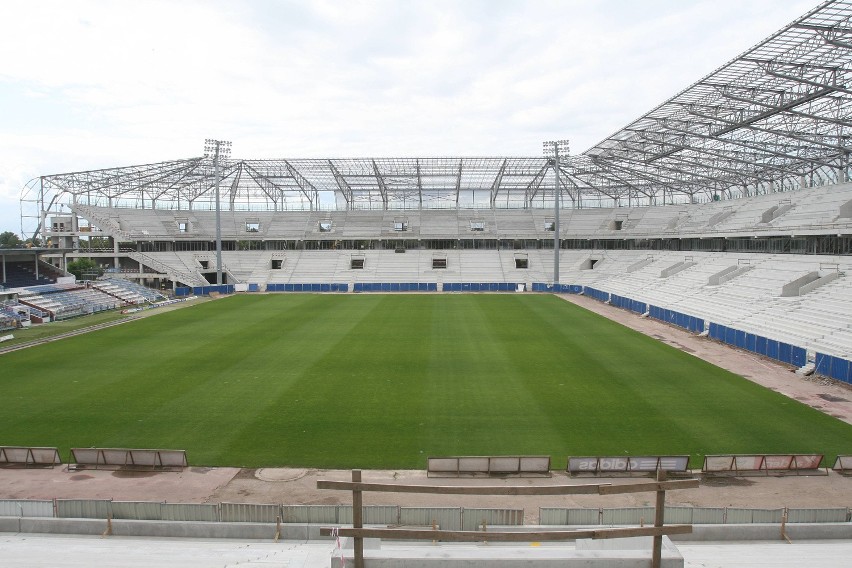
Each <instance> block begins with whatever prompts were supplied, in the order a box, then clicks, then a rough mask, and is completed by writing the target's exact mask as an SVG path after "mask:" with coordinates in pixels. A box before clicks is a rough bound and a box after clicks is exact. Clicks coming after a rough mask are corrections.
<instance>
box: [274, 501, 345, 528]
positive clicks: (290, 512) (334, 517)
mask: <svg viewBox="0 0 852 568" xmlns="http://www.w3.org/2000/svg"><path fill="white" fill-rule="evenodd" d="M349 518H350V520H349V521H343V520H341V519H340V512H339V507H338V506H337V505H284V506H283V507H281V522H282V523H304V524H310V523H331V524H349V523H351V522H352V521H351V518H352V507H351V506H350V507H349Z"/></svg>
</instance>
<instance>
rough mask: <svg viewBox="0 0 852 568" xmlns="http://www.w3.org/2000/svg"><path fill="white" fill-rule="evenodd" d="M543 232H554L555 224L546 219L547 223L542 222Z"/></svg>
mask: <svg viewBox="0 0 852 568" xmlns="http://www.w3.org/2000/svg"><path fill="white" fill-rule="evenodd" d="M544 230H545V231H555V230H556V223H555V222H554V221H551V220H549V219H548V220H547V221H545V222H544Z"/></svg>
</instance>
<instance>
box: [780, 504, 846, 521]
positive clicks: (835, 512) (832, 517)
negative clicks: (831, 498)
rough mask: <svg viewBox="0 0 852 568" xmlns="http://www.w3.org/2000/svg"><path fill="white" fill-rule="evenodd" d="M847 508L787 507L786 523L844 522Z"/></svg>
mask: <svg viewBox="0 0 852 568" xmlns="http://www.w3.org/2000/svg"><path fill="white" fill-rule="evenodd" d="M848 520H849V509H846V508H843V509H840V508H837V509H788V510H787V522H788V523H845V522H847V521H848Z"/></svg>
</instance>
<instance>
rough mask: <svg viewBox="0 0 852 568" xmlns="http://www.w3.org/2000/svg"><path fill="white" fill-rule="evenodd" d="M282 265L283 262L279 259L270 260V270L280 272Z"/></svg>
mask: <svg viewBox="0 0 852 568" xmlns="http://www.w3.org/2000/svg"><path fill="white" fill-rule="evenodd" d="M283 265H284V261H283V260H282V259H280V258H273V259H272V270H281V268H282V266H283Z"/></svg>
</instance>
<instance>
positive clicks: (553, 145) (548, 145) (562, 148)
mask: <svg viewBox="0 0 852 568" xmlns="http://www.w3.org/2000/svg"><path fill="white" fill-rule="evenodd" d="M542 146H543V150H544V155H545V156H547V157H551V158H553V172H554V173H555V174H556V183H555V185H554V192H553V195H554V197H553V286H554V288H555V287H556V286H558V285H559V244H560V243H559V207H560V203H559V196H560V195H561V194H562V187H561V185H560V184H559V155H560V153H561V154H562V155H564V156H566V157H567V156H568V154H569V152H570V149H569V147H568V140H550V141H547V142H543V143H542Z"/></svg>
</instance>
